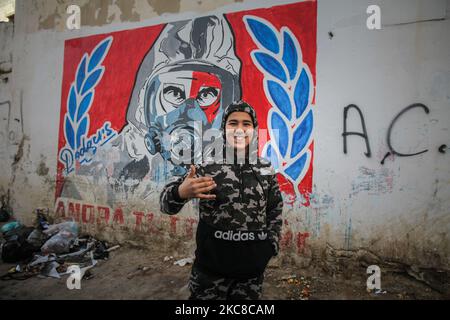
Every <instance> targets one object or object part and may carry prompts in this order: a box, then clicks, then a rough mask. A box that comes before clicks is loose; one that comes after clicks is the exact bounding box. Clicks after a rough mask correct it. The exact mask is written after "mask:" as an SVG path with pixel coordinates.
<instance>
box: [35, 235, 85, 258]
mask: <svg viewBox="0 0 450 320" xmlns="http://www.w3.org/2000/svg"><path fill="white" fill-rule="evenodd" d="M76 238H77V234H74V233H72V232H71V231H67V230H62V231H59V232H58V233H57V234H55V235H54V236H53V237H51V238H50V239H48V240H47V242H45V243H44V245H43V246H42V247H41V251H42V252H43V253H45V254H47V253H56V254H60V253H66V252H69V251H70V246H71V245H72V243H73V242H74V241H75V239H76Z"/></svg>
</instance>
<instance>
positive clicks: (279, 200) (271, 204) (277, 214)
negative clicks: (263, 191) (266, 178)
mask: <svg viewBox="0 0 450 320" xmlns="http://www.w3.org/2000/svg"><path fill="white" fill-rule="evenodd" d="M282 211H283V197H282V196H281V192H280V187H279V185H278V179H277V176H276V174H275V176H274V179H271V183H270V189H269V197H268V202H267V211H266V212H267V213H266V214H267V230H268V233H269V234H268V236H269V239H270V241H271V242H272V246H273V247H274V255H275V256H276V255H278V252H279V248H280V246H279V241H280V234H281V226H282V224H283V220H282V216H281V213H282Z"/></svg>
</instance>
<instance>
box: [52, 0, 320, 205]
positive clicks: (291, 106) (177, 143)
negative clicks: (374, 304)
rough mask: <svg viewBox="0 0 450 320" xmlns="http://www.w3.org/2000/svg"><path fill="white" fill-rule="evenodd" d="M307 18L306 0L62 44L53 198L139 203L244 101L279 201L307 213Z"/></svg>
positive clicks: (310, 11)
mask: <svg viewBox="0 0 450 320" xmlns="http://www.w3.org/2000/svg"><path fill="white" fill-rule="evenodd" d="M316 10H317V8H316V2H315V1H307V2H301V3H292V4H285V5H280V6H274V7H271V8H263V9H252V10H247V11H241V12H232V13H225V14H215V15H209V16H203V17H196V18H193V19H190V20H184V21H176V22H170V23H167V24H161V25H156V26H149V27H145V28H138V29H133V30H125V31H120V32H114V33H110V34H103V35H95V36H89V37H84V38H77V39H71V40H67V41H66V43H65V53H64V74H63V83H62V97H61V116H60V133H59V144H58V168H57V172H58V179H57V190H56V197H57V198H61V199H72V200H73V201H75V202H77V203H80V206H82V203H83V201H85V202H86V203H96V204H100V205H105V206H107V207H109V208H111V210H112V211H114V210H116V209H115V208H117V207H118V206H120V204H123V203H125V201H127V202H128V201H130V200H132V199H140V200H143V199H146V198H148V197H149V195H150V194H152V193H154V192H155V191H156V190H158V188H160V187H161V186H162V185H164V184H165V183H167V181H168V180H169V179H171V178H173V177H176V176H180V175H183V174H184V173H185V172H186V170H187V168H188V164H187V163H198V162H199V161H201V160H202V155H203V152H204V151H205V148H206V147H207V143H206V142H205V141H204V140H205V139H203V138H204V137H203V133H205V132H208V130H217V129H218V128H219V127H220V123H221V121H222V114H223V110H224V108H225V107H226V106H227V105H228V104H230V103H232V102H234V101H239V100H241V99H242V100H245V101H247V102H249V103H250V104H251V105H252V106H254V108H255V110H256V112H257V116H258V122H259V123H260V128H261V129H263V131H262V132H263V133H262V135H263V136H262V137H261V136H260V139H259V140H260V145H259V154H260V155H261V156H262V157H265V158H267V159H270V160H271V162H272V164H273V166H274V167H275V168H276V169H277V170H278V173H279V175H278V178H279V181H280V187H281V190H282V191H283V192H284V193H285V194H286V195H287V197H286V199H287V201H294V200H299V201H301V203H302V204H303V205H309V194H310V193H311V188H312V172H313V150H314V141H313V127H314V118H313V105H314V94H315V64H316V17H317V14H316ZM260 135H261V133H260ZM186 146H190V147H191V148H190V150H192V152H190V153H189V154H187V155H186V154H183V153H182V152H180V150H184V149H185V148H186ZM181 158H183V159H181ZM186 159H187V161H186ZM180 160H184V161H180Z"/></svg>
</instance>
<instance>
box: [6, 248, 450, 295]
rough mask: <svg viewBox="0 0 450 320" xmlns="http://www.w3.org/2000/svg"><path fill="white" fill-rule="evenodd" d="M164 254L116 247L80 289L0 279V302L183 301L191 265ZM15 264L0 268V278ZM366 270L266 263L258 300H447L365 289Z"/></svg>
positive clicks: (397, 277)
mask: <svg viewBox="0 0 450 320" xmlns="http://www.w3.org/2000/svg"><path fill="white" fill-rule="evenodd" d="M165 257H170V256H168V255H167V252H162V251H160V252H158V251H155V250H149V249H137V248H129V247H122V248H120V249H118V250H116V251H113V252H111V255H110V257H109V259H108V260H99V263H98V264H97V265H96V266H95V267H94V268H93V269H91V274H92V277H91V278H89V279H83V280H82V281H81V289H80V290H69V289H67V286H66V279H67V276H63V277H62V278H61V279H55V278H40V277H38V276H34V277H31V278H28V279H26V280H0V299H86V300H97V299H137V300H141V299H161V300H163V299H175V300H178V299H187V298H188V296H189V291H188V288H187V281H188V278H189V273H190V269H191V265H190V264H187V265H185V266H183V267H181V266H179V265H175V264H174V261H176V260H178V259H181V258H185V257H181V256H174V257H173V259H170V260H167V259H166V261H164V260H165V259H164V258H165ZM14 266H15V264H6V263H1V264H0V275H3V274H5V273H7V272H8V270H9V269H11V267H14ZM365 272H366V270H365V268H363V267H361V268H360V270H354V271H352V272H351V273H345V274H335V275H334V276H332V275H330V274H327V273H325V272H323V271H322V270H320V268H317V267H312V266H311V267H310V268H308V269H297V268H294V267H292V266H287V265H284V264H280V263H278V264H277V263H275V264H274V263H271V266H270V267H269V268H267V270H266V273H265V282H264V286H263V295H262V299H267V300H272V299H281V300H293V299H295V300H297V299H298V300H301V299H304V300H306V299H310V300H317V299H338V300H339V299H357V300H366V299H449V297H448V296H446V295H443V294H441V293H439V292H437V291H435V290H433V289H431V288H429V287H428V286H427V285H426V284H423V283H422V282H419V281H417V280H415V279H413V278H411V277H409V276H408V275H406V274H396V273H387V274H382V277H381V287H382V291H383V292H384V291H385V293H379V294H375V293H371V292H367V289H366V279H367V275H366V273H365Z"/></svg>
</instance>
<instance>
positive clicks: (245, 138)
mask: <svg viewBox="0 0 450 320" xmlns="http://www.w3.org/2000/svg"><path fill="white" fill-rule="evenodd" d="M253 129H254V126H253V121H252V117H251V116H250V115H249V114H248V113H247V112H242V111H235V112H233V113H231V114H230V115H229V116H228V118H227V121H226V123H225V132H226V139H227V143H228V144H229V145H231V146H232V147H234V148H235V149H237V150H245V148H246V147H247V146H248V145H249V143H250V141H251V139H252V137H253V133H254V130H253Z"/></svg>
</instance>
